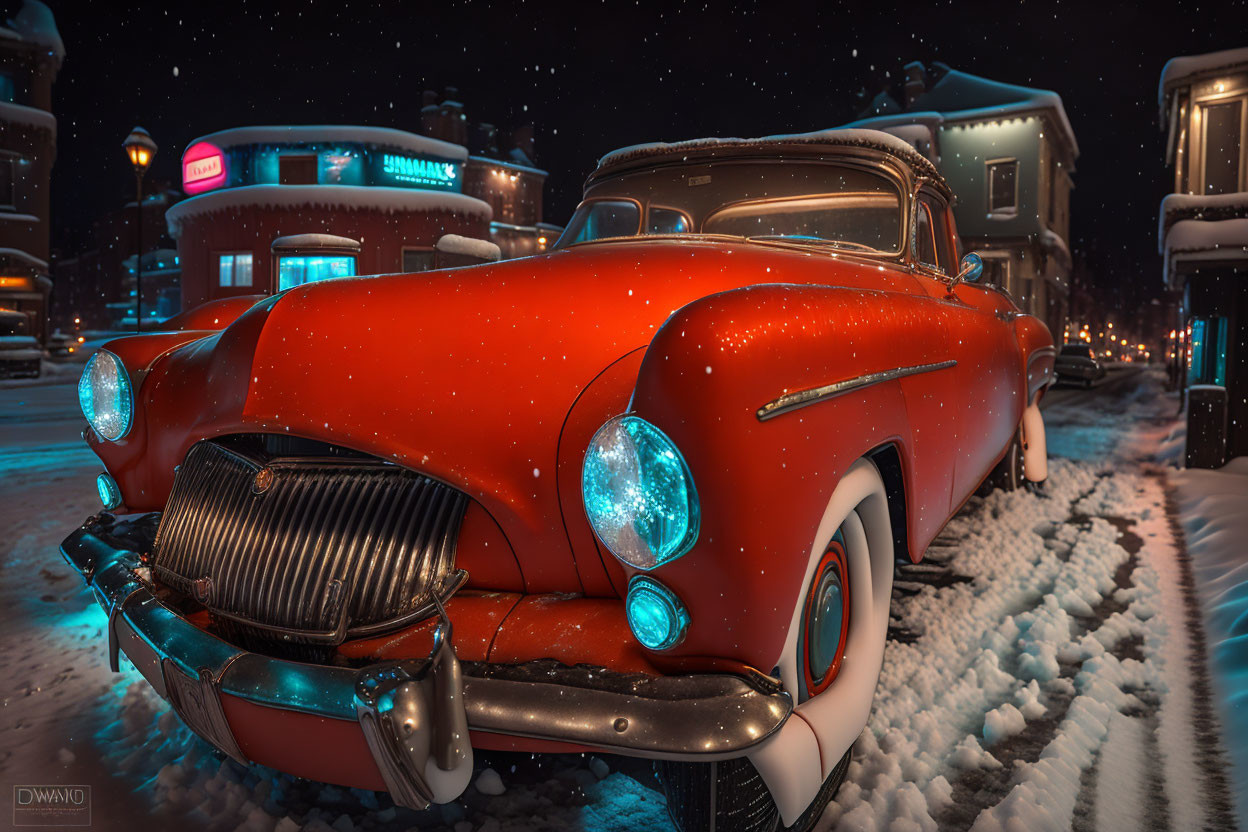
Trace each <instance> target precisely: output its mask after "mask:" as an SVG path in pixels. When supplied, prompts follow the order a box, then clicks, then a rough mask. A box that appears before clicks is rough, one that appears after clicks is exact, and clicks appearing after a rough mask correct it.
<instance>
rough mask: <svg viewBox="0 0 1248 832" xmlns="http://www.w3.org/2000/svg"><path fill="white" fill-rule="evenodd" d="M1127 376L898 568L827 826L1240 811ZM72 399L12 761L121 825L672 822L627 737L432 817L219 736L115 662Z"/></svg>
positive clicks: (25, 628)
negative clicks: (282, 768)
mask: <svg viewBox="0 0 1248 832" xmlns="http://www.w3.org/2000/svg"><path fill="white" fill-rule="evenodd" d="M1111 380H1112V381H1111V383H1106V384H1104V385H1102V386H1101V387H1098V388H1094V390H1092V391H1087V392H1084V391H1078V392H1076V391H1054V393H1053V394H1051V395H1052V403H1051V404H1050V406H1049V407H1048V408H1047V409H1046V419H1047V420H1048V422H1049V425H1050V436H1049V447H1050V451H1051V453H1052V454H1053V455H1054V457H1055V458H1054V459H1053V460H1052V462H1051V466H1050V478H1049V481H1048V483H1047V484H1046V486H1045V488H1044V489H1043V491H1042V492H1041V493H1039V494H1037V493H1032V492H1029V491H1019V492H1015V493H1012V494H1005V493H1001V492H995V493H993V494H991V495H989V496H987V497H986V498H979V497H976V498H973V499H972V500H971V502H970V504H968V506H967V507H966V509H964V511H963V512H962V513H961V514H960V515H959V516H958V517H957V518H955V519H954V521H953V522H952V523H951V524H950V526H949V527H948V528H947V529H946V530H945V532H944V533H943V534H942V535H941V536H940V538H938V540H937V541H936V543H935V544H934V545H933V546H932V547H931V549H930V550H929V552H928V558H927V559H926V560H925V562H924V563H923V564H920V565H918V566H913V567H902V568H901V569H899V572H898V575H897V583H896V590H895V593H894V616H893V621H892V622H891V623H892V627H891V631H890V641H889V644H888V647H887V650H886V653H885V663H884V670H883V674H882V677H881V681H880V687H879V691H878V693H877V700H876V706H875V711H874V713H873V716H872V719H871V722H870V725H869V726H868V729H867V730H866V731H865V732H864V733H863V736H862V737H861V738H860V740H859V742H858V744H857V746H856V749H855V752H854V755H853V761H852V763H851V765H850V769H849V773H848V776H847V778H846V781H845V784H844V785H843V786H842V788H841V790H840V792H839V794H838V795H837V798H836V800H835V802H834V803H833V804H832V805H831V806H830V807H829V809H828V811H827V812H826V813H825V815H824V817H823V818H822V819H821V821H820V823H819V826H818V828H819V829H820V830H829V829H837V830H864V832H865V831H866V830H896V832H903V830H904V831H906V832H909V830H938V829H943V830H952V829H968V828H970V829H975V830H980V831H981V832H982V830H1015V829H1027V830H1049V829H1052V830H1063V829H1075V830H1080V832H1086V831H1087V830H1118V829H1124V830H1125V829H1148V830H1186V829H1196V828H1212V829H1218V828H1229V827H1231V826H1233V822H1234V821H1233V817H1232V815H1231V810H1230V808H1229V807H1230V797H1229V789H1228V788H1227V787H1226V784H1225V782H1224V778H1223V777H1222V775H1221V772H1220V770H1219V767H1218V762H1219V760H1220V758H1221V757H1220V755H1222V754H1223V753H1224V752H1223V751H1222V749H1221V747H1220V745H1219V742H1218V740H1217V736H1216V734H1211V733H1210V732H1211V731H1216V718H1215V716H1214V715H1213V714H1212V712H1210V709H1209V700H1210V698H1211V697H1210V696H1209V695H1208V691H1207V690H1205V689H1204V688H1202V687H1201V684H1202V681H1201V677H1200V673H1199V671H1200V669H1201V668H1203V667H1204V666H1205V665H1204V651H1203V643H1202V642H1201V639H1202V638H1203V634H1202V632H1201V630H1200V627H1199V618H1198V616H1193V615H1192V614H1191V611H1192V609H1193V606H1192V604H1193V603H1194V600H1193V598H1192V597H1190V593H1189V592H1188V591H1187V590H1186V589H1185V587H1190V586H1191V574H1190V572H1191V570H1190V568H1189V567H1186V566H1185V561H1184V560H1183V559H1182V557H1180V555H1181V553H1182V551H1183V541H1182V539H1181V535H1178V534H1177V532H1178V527H1177V525H1176V522H1175V519H1174V512H1173V505H1172V504H1171V503H1170V502H1168V497H1167V490H1166V480H1165V474H1164V473H1163V472H1162V469H1160V468H1159V467H1156V466H1154V465H1153V464H1152V463H1150V461H1149V457H1150V455H1151V454H1153V453H1155V452H1156V451H1157V449H1158V448H1159V447H1161V446H1162V445H1163V443H1164V440H1165V438H1166V436H1167V434H1168V433H1171V432H1172V429H1173V416H1174V413H1175V410H1176V402H1175V400H1174V399H1173V398H1168V397H1165V396H1163V395H1162V394H1161V392H1160V389H1159V384H1160V382H1159V378H1158V377H1157V376H1155V375H1147V374H1137V373H1134V371H1127V372H1124V373H1122V374H1119V375H1116V376H1111ZM5 395H6V394H4V393H0V428H3V427H7V425H5V424H4V419H5V418H6V413H8V412H9V411H10V409H11V408H10V406H9V405H10V404H11V402H9V401H8V400H6V399H5V398H4V396H5ZM51 395H52V393H47V394H45V398H42V399H38V400H33V399H32V402H31V403H30V405H29V406H30V407H32V408H33V410H29V411H28V413H30V414H31V415H32V416H33V418H36V419H38V420H39V422H40V424H39V426H38V427H37V428H31V430H32V431H33V433H32V434H31V436H30V437H28V438H27V440H19V441H18V442H17V443H16V444H15V445H10V443H9V441H8V438H7V434H6V439H5V443H4V446H2V447H0V530H2V531H3V534H2V535H0V570H2V571H0V616H2V619H0V620H3V621H4V627H3V628H2V629H0V694H2V695H3V699H4V706H5V707H4V708H3V709H2V710H0V736H4V737H5V738H6V739H5V741H4V743H3V744H0V774H2V776H3V779H4V780H5V781H6V782H11V781H17V782H23V780H22V778H34V779H35V780H45V781H47V782H61V783H65V782H83V783H93V784H96V789H95V795H94V801H95V804H96V808H97V811H96V813H95V825H96V826H98V827H100V828H102V829H113V828H117V829H129V828H132V821H133V819H134V818H138V817H145V816H147V815H148V814H149V813H150V814H151V815H152V816H153V817H154V818H155V819H156V820H155V822H156V823H158V824H160V825H163V826H167V827H168V826H174V825H176V826H177V827H178V828H179V829H182V830H184V831H185V832H193V830H200V829H204V830H244V831H246V830H254V832H293V830H296V829H301V828H302V829H310V830H318V832H326V830H331V829H332V830H337V832H352V831H353V830H357V829H358V830H378V831H379V832H391V830H396V831H397V830H400V829H409V828H421V829H438V830H453V832H471V831H472V830H486V832H505V831H507V830H537V829H589V830H612V829H621V830H623V829H670V828H671V826H670V823H669V821H668V819H667V816H666V812H665V810H664V807H663V802H662V799H661V798H660V797H659V795H658V794H657V793H656V792H655V791H654V790H653V789H652V788H651V787H650V786H651V784H652V781H650V780H649V778H648V777H647V775H646V769H645V766H644V765H643V764H638V763H636V762H633V761H627V760H622V759H620V758H593V757H588V756H581V755H566V756H560V757H553V758H552V757H536V758H534V757H531V756H530V755H516V754H511V755H508V754H479V755H478V756H479V758H480V759H479V760H478V769H479V770H478V773H477V774H476V776H475V784H474V786H472V787H470V788H469V790H468V791H467V792H466V793H465V795H464V796H463V797H462V798H461V799H460V800H459V801H457V802H456V803H454V804H450V805H449V806H445V807H435V808H433V809H431V810H429V811H426V812H421V813H417V812H412V811H410V810H407V809H396V808H395V807H394V806H393V805H392V804H391V802H390V800H389V798H388V797H387V796H386V795H384V794H374V793H372V792H364V791H359V790H351V789H341V788H337V787H332V786H325V785H322V784H316V783H311V782H308V781H303V780H299V779H297V778H293V777H289V776H287V775H284V774H280V773H278V772H275V771H272V770H269V769H265V768H262V767H258V766H252V767H250V768H247V767H243V766H240V765H238V764H236V763H234V762H233V761H230V760H228V759H226V758H224V757H222V756H221V755H220V754H219V753H217V752H216V751H214V750H213V749H211V748H210V747H209V746H207V745H206V744H204V743H203V742H202V741H200V740H199V739H198V738H196V737H195V736H194V735H193V734H191V733H190V732H189V731H188V730H187V729H186V728H185V727H184V726H183V725H182V724H181V722H180V721H179V720H178V719H177V718H176V717H175V716H174V715H173V714H172V712H171V711H170V710H169V708H168V706H167V705H166V704H165V703H164V702H163V701H162V700H161V699H160V698H159V697H157V696H156V695H155V694H154V693H153V692H152V691H151V690H150V689H149V688H148V687H147V685H146V684H145V683H144V682H143V681H142V680H141V679H140V677H139V676H138V674H137V673H136V672H135V671H134V670H133V669H132V668H130V667H129V666H128V665H125V666H124V667H123V672H122V673H121V674H118V675H113V674H110V673H109V672H108V670H107V667H106V660H105V655H104V643H103V631H104V625H105V620H104V615H103V613H102V612H100V611H99V610H98V608H97V607H96V605H95V603H94V601H93V600H92V599H91V598H90V597H89V594H88V593H87V592H86V591H85V590H84V589H83V588H82V586H81V583H80V582H79V581H78V580H77V578H70V576H69V572H68V569H67V567H65V566H64V565H63V564H62V563H61V562H60V559H59V558H58V557H57V556H56V555H55V551H56V545H57V544H58V543H59V541H60V539H61V538H62V537H63V536H64V535H65V534H66V533H67V532H68V530H69V529H70V528H72V527H73V526H74V525H75V524H76V523H78V522H80V521H81V519H82V518H83V517H85V516H86V515H87V514H89V513H90V512H91V511H92V510H93V509H94V506H93V501H94V499H95V498H94V496H93V490H94V489H93V483H92V475H93V474H94V473H95V472H96V471H97V470H98V467H97V466H96V463H95V462H94V459H93V457H91V455H90V454H89V452H86V451H85V450H81V446H80V445H79V446H78V447H79V448H80V450H79V451H77V452H75V451H73V450H72V449H71V446H72V445H73V443H74V442H76V441H77V440H76V438H75V437H76V431H77V429H78V423H76V422H75V421H74V420H73V419H72V418H69V417H63V418H62V420H61V421H57V420H56V419H52V418H49V417H48V415H47V414H48V412H49V410H50V409H54V408H55V407H60V406H62V405H60V404H58V403H57V401H54V400H53V399H52V398H46V396H51ZM63 398H65V399H68V396H65V397H63ZM1172 445H1173V442H1170V443H1169V445H1168V447H1169V446H1172ZM49 467H50V469H51V470H49ZM1193 473H1197V472H1188V474H1193ZM1242 473H1248V471H1246V472H1242ZM1188 474H1185V475H1180V476H1187V475H1188ZM1215 490H1216V489H1215ZM1219 493H1221V492H1220V491H1219ZM1180 499H1181V500H1182V499H1184V498H1183V497H1182V496H1181V497H1180ZM1238 517H1239V518H1240V520H1239V522H1240V523H1241V524H1242V522H1243V518H1244V517H1248V511H1241V512H1239V515H1238ZM1225 531H1226V533H1227V534H1228V535H1230V536H1232V539H1242V537H1240V538H1234V537H1233V531H1230V530H1229V528H1228V529H1227V530H1225ZM1189 532H1190V533H1193V534H1197V535H1198V530H1193V529H1191V528H1190V527H1189ZM1241 532H1242V533H1248V528H1241ZM1219 533H1220V532H1217V531H1213V530H1211V531H1210V532H1209V533H1208V534H1207V538H1208V539H1209V540H1211V541H1212V540H1215V539H1217V535H1218V534H1219ZM1193 540H1194V542H1193V544H1192V550H1193V555H1194V556H1195V555H1197V554H1198V552H1197V550H1198V548H1199V547H1200V546H1202V545H1204V543H1205V538H1201V537H1194V538H1193ZM1209 545H1211V546H1212V545H1214V544H1213V543H1210V544H1209ZM1233 554H1234V553H1233V552H1232V551H1230V548H1229V547H1228V549H1227V556H1228V557H1230V556H1231V555H1233ZM1206 567H1208V568H1211V569H1212V568H1216V567H1214V566H1210V565H1209V564H1201V563H1197V565H1196V569H1197V571H1198V572H1199V571H1200V570H1202V569H1204V568H1206ZM1222 568H1224V569H1225V568H1226V567H1222ZM1185 569H1187V572H1185ZM1236 597H1237V598H1238V597H1240V596H1236ZM1228 615H1229V613H1228ZM1228 620H1229V619H1228ZM1235 620H1236V621H1238V616H1236V619H1235ZM1240 626H1241V630H1237V631H1236V632H1240V631H1242V625H1240ZM1215 643H1218V642H1217V640H1216V639H1215ZM1235 644H1236V645H1239V643H1238V642H1235ZM1235 649H1241V650H1242V649H1243V648H1242V646H1236V648H1235ZM123 664H124V662H123ZM1207 681H1208V680H1207V679H1205V683H1207ZM1206 687H1207V684H1206Z"/></svg>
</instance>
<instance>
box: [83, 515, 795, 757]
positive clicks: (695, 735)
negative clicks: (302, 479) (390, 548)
mask: <svg viewBox="0 0 1248 832" xmlns="http://www.w3.org/2000/svg"><path fill="white" fill-rule="evenodd" d="M97 530H99V531H103V529H102V527H99V526H97V525H95V523H94V522H92V521H88V523H87V524H86V525H84V526H83V527H82V528H79V529H76V530H75V531H74V532H73V533H71V534H70V535H69V537H67V538H66V539H65V542H64V543H62V544H61V554H62V555H63V556H64V558H65V560H66V561H67V562H68V563H69V564H70V565H71V566H72V567H74V569H75V570H76V571H77V572H79V573H80V574H82V575H83V577H84V578H85V579H87V582H88V585H89V586H91V587H92V589H93V590H94V591H95V595H96V599H97V601H98V602H99V603H100V605H101V606H103V607H104V608H105V610H110V609H112V610H115V616H114V627H115V632H116V639H117V643H118V646H119V647H120V650H121V652H122V653H125V654H126V656H127V657H128V658H129V659H130V661H131V662H132V663H133V664H134V665H135V667H136V668H138V670H139V672H140V673H141V674H142V675H143V676H144V678H146V679H147V681H148V682H149V683H150V684H151V685H152V687H153V688H155V690H156V692H157V693H159V694H160V695H161V696H162V697H164V698H166V699H170V698H172V697H173V696H176V695H177V694H175V693H173V692H172V691H171V690H170V686H169V680H170V678H172V676H171V674H172V673H174V672H175V669H176V671H180V672H181V673H182V674H184V675H185V676H186V677H187V678H189V679H191V680H201V681H202V680H203V679H204V674H205V673H206V674H208V678H210V679H211V680H212V683H213V686H214V689H215V691H216V692H218V693H220V694H226V695H230V696H235V697H238V698H241V699H244V700H246V701H248V702H250V703H252V704H255V705H260V706H264V707H269V708H277V709H280V710H287V711H295V712H300V713H306V714H312V715H315V716H320V717H324V718H329V719H338V720H346V721H349V722H357V723H358V722H359V721H360V718H359V713H358V711H357V701H356V693H357V685H358V684H359V683H360V682H361V681H363V680H365V679H367V678H368V677H369V676H370V675H371V674H374V673H376V672H377V670H378V668H379V667H380V665H373V666H371V667H368V668H361V669H355V668H349V667H333V666H328V665H319V664H309V663H305V662H294V661H288V660H285V659H277V658H272V657H269V656H264V655H261V654H258V653H251V652H247V651H246V650H243V649H241V648H239V647H235V646H234V645H232V644H229V643H228V642H226V641H223V640H222V639H220V638H218V637H217V636H215V635H213V634H211V633H208V632H206V631H204V630H201V629H199V628H198V627H196V626H195V625H193V624H191V623H190V622H189V621H187V620H186V619H185V618H183V617H182V616H180V615H178V614H177V613H176V612H175V611H173V610H172V609H170V608H169V607H167V606H165V605H164V604H163V603H162V602H161V601H160V599H159V598H158V597H157V595H156V593H155V591H154V587H153V586H152V585H150V584H148V583H147V582H146V581H144V580H142V579H141V578H140V577H139V576H138V575H137V574H136V572H135V570H136V568H139V566H140V562H139V558H138V555H137V554H136V553H134V552H132V551H128V550H124V549H118V548H115V547H114V546H112V545H110V544H109V543H107V542H106V541H105V540H103V539H101V538H100V537H99V536H97V535H96V534H95V531H97ZM428 661H429V660H428V659H424V658H421V659H414V660H410V661H404V662H401V663H399V664H402V665H403V666H404V668H405V669H406V672H408V673H410V674H411V675H414V676H419V675H421V674H422V672H423V670H424V667H425V666H426V665H427V664H428ZM382 664H383V665H394V664H395V663H393V662H389V663H382ZM462 678H463V688H462V699H463V705H464V708H465V711H466V714H467V720H468V728H469V729H470V730H474V731H482V732H486V733H494V734H505V735H510V736H518V737H530V738H533V739H543V740H554V741H557V742H566V743H572V744H575V745H584V746H590V747H594V748H601V749H605V750H609V751H611V752H613V753H617V754H624V755H629V756H638V757H649V758H661V759H674V760H699V761H710V760H721V759H730V758H733V757H740V756H742V755H743V754H745V753H746V752H747V751H748V750H749V749H751V748H753V747H754V746H756V745H758V744H759V743H761V742H762V741H763V740H765V739H766V738H767V737H769V736H771V735H772V734H774V733H775V732H776V731H777V730H779V728H780V727H781V726H782V725H783V724H784V722H785V721H786V720H787V719H788V718H789V715H790V714H791V713H792V711H793V701H792V699H791V698H790V697H789V695H788V694H787V693H785V692H784V691H782V690H780V689H779V688H778V687H774V686H772V685H770V684H769V683H768V680H767V678H766V677H760V678H745V677H742V676H737V675H730V674H724V673H718V674H690V675H681V676H656V677H650V676H644V677H643V676H641V675H637V676H636V677H634V676H632V675H629V674H623V673H618V672H613V671H609V670H603V669H601V668H588V667H585V666H576V667H569V666H566V665H561V664H559V663H558V662H554V661H549V662H530V663H527V664H521V665H497V664H489V663H485V662H465V663H463V677H462ZM178 681H181V679H179V680H178ZM361 730H363V729H361ZM226 750H227V751H230V750H231V749H228V748H227V749H226Z"/></svg>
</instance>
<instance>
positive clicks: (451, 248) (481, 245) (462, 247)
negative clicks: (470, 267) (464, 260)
mask: <svg viewBox="0 0 1248 832" xmlns="http://www.w3.org/2000/svg"><path fill="white" fill-rule="evenodd" d="M434 248H436V249H437V250H438V251H444V252H446V253H447V254H462V255H464V256H466V257H477V258H479V259H481V260H501V259H502V258H503V251H502V249H500V248H499V247H498V246H497V245H495V244H494V243H491V242H490V241H489V240H478V239H477V238H475V237H464V236H461V235H459V234H444V235H442V236H441V237H440V238H439V239H438V242H437V243H435V244H434Z"/></svg>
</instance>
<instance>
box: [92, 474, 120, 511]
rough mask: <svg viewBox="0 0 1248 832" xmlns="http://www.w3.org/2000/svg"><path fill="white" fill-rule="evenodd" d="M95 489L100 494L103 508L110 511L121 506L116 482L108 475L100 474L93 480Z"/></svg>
mask: <svg viewBox="0 0 1248 832" xmlns="http://www.w3.org/2000/svg"><path fill="white" fill-rule="evenodd" d="M95 489H96V490H97V491H98V492H100V502H101V503H103V504H104V508H106V509H108V510H109V511H112V510H113V509H115V508H117V506H119V505H121V489H120V488H118V487H117V481H116V480H114V479H113V478H112V477H110V476H109V475H108V474H100V475H99V476H98V477H96V478H95Z"/></svg>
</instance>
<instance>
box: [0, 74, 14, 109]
mask: <svg viewBox="0 0 1248 832" xmlns="http://www.w3.org/2000/svg"><path fill="white" fill-rule="evenodd" d="M0 101H8V102H10V103H14V104H15V103H17V85H16V84H14V83H13V74H12V73H9V72H0Z"/></svg>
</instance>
